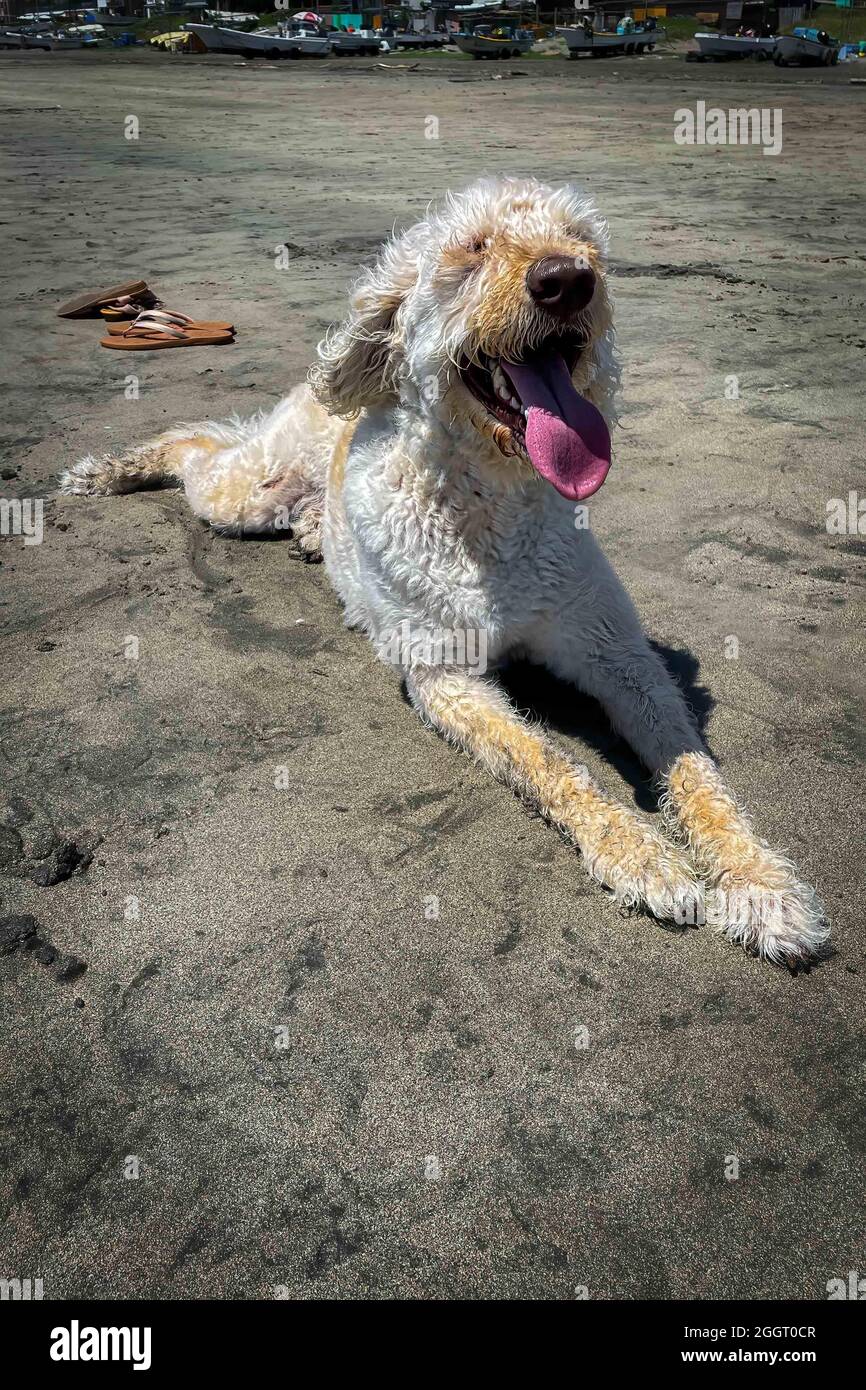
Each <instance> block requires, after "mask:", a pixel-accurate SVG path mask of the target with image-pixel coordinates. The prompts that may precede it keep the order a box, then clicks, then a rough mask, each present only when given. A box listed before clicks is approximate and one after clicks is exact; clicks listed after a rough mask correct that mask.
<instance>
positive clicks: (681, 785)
mask: <svg viewBox="0 0 866 1390" xmlns="http://www.w3.org/2000/svg"><path fill="white" fill-rule="evenodd" d="M550 664H551V665H552V666H553V667H554V669H556V670H557V672H558V674H560V675H568V676H570V677H571V678H572V679H573V680H574V681H575V683H576V684H578V685H580V686H581V688H582V689H584V690H586V691H587V692H588V693H590V694H592V695H595V696H596V698H597V699H598V700H600V702H601V703H602V705H604V707H605V709H606V710H607V712H608V714H609V716H610V719H611V722H612V723H613V724H614V726H615V727H616V729H617V730H618V731H619V732H620V733H621V734H622V735H623V736H624V737H625V738H626V739H627V740H628V742H629V743H630V744H631V746H632V747H633V748H634V750H635V752H636V753H637V754H638V755H639V757H640V758H641V759H642V760H643V762H645V763H646V765H647V766H648V767H649V768H651V769H652V770H653V771H654V772H657V773H659V774H660V777H661V779H662V784H663V796H662V809H663V811H664V812H665V815H666V818H667V820H668V822H669V824H670V826H671V829H672V831H673V832H674V834H675V835H677V836H679V837H682V838H684V839H685V840H687V842H688V844H689V846H690V848H691V851H692V854H693V856H694V860H695V865H696V867H697V869H698V872H699V873H700V875H701V876H702V878H703V879H704V880H705V881H706V883H707V885H708V887H710V888H711V889H712V890H713V891H712V892H711V893H708V895H707V900H706V913H707V921H708V922H711V923H712V924H713V925H714V926H717V927H718V928H719V929H720V930H721V931H724V932H725V934H726V935H727V936H728V937H729V938H730V940H732V941H737V942H739V943H740V944H741V945H742V946H744V947H745V949H746V950H749V951H754V952H757V953H758V954H760V955H762V956H765V957H766V958H767V959H768V960H772V961H775V962H777V963H778V964H780V965H789V966H796V965H797V964H799V963H801V962H804V961H808V960H810V959H812V958H813V957H814V956H816V955H818V954H819V953H820V950H821V948H822V947H823V945H824V944H825V942H826V941H827V938H828V936H829V929H828V927H827V925H826V922H825V921H824V917H823V912H822V909H821V905H820V903H819V901H818V899H817V896H816V894H815V892H814V890H813V889H812V888H810V887H809V885H808V884H805V883H802V882H801V881H800V879H799V877H798V875H797V871H796V869H795V868H794V866H793V864H791V862H790V861H789V860H788V859H787V858H785V856H784V855H782V854H779V853H778V852H777V851H775V850H773V849H771V848H770V846H769V845H767V844H766V843H765V841H764V840H762V839H760V838H759V836H758V835H757V834H756V833H755V831H754V829H753V828H752V825H751V823H750V821H749V819H748V817H747V816H746V814H745V813H744V812H743V811H742V810H741V809H740V807H739V806H738V805H737V803H736V801H735V800H734V798H733V796H732V795H731V793H730V792H729V791H728V790H727V788H726V786H725V784H724V781H723V780H722V776H721V773H720V772H719V770H718V768H717V767H716V765H715V763H714V762H713V760H712V758H710V757H709V755H708V754H707V752H706V750H705V749H704V746H703V743H702V740H701V738H700V735H699V734H698V731H697V728H696V727H695V724H694V721H693V720H692V717H691V715H690V713H689V711H688V709H687V706H686V703H685V700H684V699H683V696H682V694H681V692H680V690H679V688H678V686H677V685H676V683H675V682H674V680H673V678H672V677H671V676H670V674H669V673H668V671H667V668H666V667H665V665H664V663H663V662H662V660H661V658H660V657H659V656H658V654H657V653H656V652H655V651H653V649H652V648H651V647H650V645H649V642H648V641H647V640H646V638H645V637H644V636H643V634H642V633H641V634H638V633H636V632H634V631H629V632H628V633H627V634H620V636H619V637H618V638H617V639H616V640H614V639H613V638H610V640H609V641H608V642H606V643H605V644H604V646H603V647H598V646H596V647H595V649H594V650H591V651H590V652H584V654H583V657H582V661H581V664H580V666H579V667H578V666H577V665H576V664H574V663H573V662H571V661H569V660H567V659H566V658H564V657H563V656H562V655H559V657H558V658H557V659H554V660H552V661H551V663H550Z"/></svg>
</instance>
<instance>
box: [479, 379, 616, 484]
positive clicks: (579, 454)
mask: <svg viewBox="0 0 866 1390" xmlns="http://www.w3.org/2000/svg"><path fill="white" fill-rule="evenodd" d="M502 367H503V370H504V371H505V372H506V374H507V375H508V377H509V379H510V380H511V383H512V385H513V386H514V388H515V390H516V391H517V394H518V395H519V397H520V400H521V403H522V405H523V406H524V407H525V409H526V452H527V453H528V455H529V458H530V461H531V463H532V465H533V467H534V468H535V469H536V470H537V472H539V473H540V474H541V476H542V478H546V479H547V481H548V482H549V483H552V484H553V486H554V487H555V488H556V490H557V492H561V493H562V495H563V497H569V498H571V499H572V501H575V502H581V501H583V499H584V497H591V496H592V494H593V493H594V492H597V491H598V489H599V488H600V487H601V485H602V483H603V482H604V480H605V478H606V477H607V474H608V470H609V468H610V431H609V430H608V428H607V424H606V423H605V419H604V416H603V415H602V414H601V412H600V411H599V410H596V408H595V406H594V405H591V404H590V402H589V401H587V400H585V399H584V397H583V396H581V395H578V393H577V391H575V389H574V386H573V385H572V382H571V374H570V373H569V370H568V367H567V366H566V364H565V361H564V359H563V358H562V357H560V356H559V355H558V354H552V355H551V356H550V357H543V358H537V359H536V360H535V361H534V362H506V361H505V360H504V359H503V361H502Z"/></svg>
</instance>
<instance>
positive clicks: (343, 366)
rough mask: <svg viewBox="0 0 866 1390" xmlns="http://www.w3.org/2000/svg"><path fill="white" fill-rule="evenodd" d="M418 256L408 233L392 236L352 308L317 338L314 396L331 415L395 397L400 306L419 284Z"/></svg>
mask: <svg viewBox="0 0 866 1390" xmlns="http://www.w3.org/2000/svg"><path fill="white" fill-rule="evenodd" d="M417 275H418V260H417V257H416V256H413V255H412V249H411V247H410V244H409V238H408V237H405V236H404V237H401V238H399V239H397V240H392V241H389V242H388V243H387V244H386V245H385V246H384V247H383V249H382V251H381V253H380V255H379V258H378V260H377V261H376V263H375V265H373V266H371V267H370V269H368V270H365V271H364V274H363V275H362V276H361V278H360V279H359V280H358V281H357V282H356V283H355V285H354V287H353V289H352V293H351V295H350V298H349V314H348V317H347V318H345V319H344V320H343V322H342V323H341V324H339V325H338V326H337V327H335V328H332V329H330V330H329V332H328V334H327V335H326V337H324V338H323V339H322V341H321V342H320V344H319V349H318V357H319V360H318V362H317V364H316V365H315V366H314V367H313V369H312V371H311V372H310V385H311V386H312V389H313V392H314V394H315V396H316V398H317V399H318V400H319V401H321V403H322V405H323V406H324V407H325V409H326V410H328V411H330V412H331V414H333V415H355V414H357V412H358V411H359V410H361V409H362V408H363V407H364V406H370V405H376V404H383V403H385V402H388V401H396V400H397V399H398V397H399V386H398V381H397V377H398V372H399V368H400V363H401V352H400V344H401V341H402V334H401V328H400V322H399V320H400V314H399V311H400V307H401V305H402V304H403V302H404V300H405V298H406V295H407V294H408V293H409V291H410V290H411V288H412V286H413V285H414V284H415V281H416V279H417Z"/></svg>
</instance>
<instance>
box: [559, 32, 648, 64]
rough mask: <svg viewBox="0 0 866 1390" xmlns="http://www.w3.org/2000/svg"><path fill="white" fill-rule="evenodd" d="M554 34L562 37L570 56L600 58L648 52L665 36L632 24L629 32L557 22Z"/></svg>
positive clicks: (573, 57)
mask: <svg viewBox="0 0 866 1390" xmlns="http://www.w3.org/2000/svg"><path fill="white" fill-rule="evenodd" d="M556 34H557V37H558V38H560V39H565V42H566V43H567V45H568V56H569V58H572V59H575V58H587V57H589V58H601V57H603V56H604V55H605V54H613V53H625V54H628V55H629V56H630V55H631V54H632V53H651V52H652V51H653V49H654V48H655V46H656V44H657V43H662V42H663V41H664V39H665V37H666V34H665V31H664V29H644V28H641V27H640V26H637V25H636V26H635V27H634V28H633V29H631V30H629V31H628V32H623V33H621V34H620V33H612V32H609V31H608V30H605V29H592V28H591V26H589V25H583V24H567V25H560V26H558V27H557V30H556Z"/></svg>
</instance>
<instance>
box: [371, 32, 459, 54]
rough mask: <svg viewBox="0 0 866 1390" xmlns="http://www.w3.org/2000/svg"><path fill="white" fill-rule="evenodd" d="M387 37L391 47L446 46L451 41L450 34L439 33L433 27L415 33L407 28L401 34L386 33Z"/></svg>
mask: <svg viewBox="0 0 866 1390" xmlns="http://www.w3.org/2000/svg"><path fill="white" fill-rule="evenodd" d="M384 37H385V39H386V41H387V43H388V45H389V47H390V48H392V49H394V48H444V46H445V44H446V43H449V42H450V35H449V34H439V33H436V32H434V31H433V30H432V29H429V30H426V31H424V32H423V33H415V32H414V31H413V30H411V29H406V30H404V31H403V32H402V33H399V34H386V35H385V36H384Z"/></svg>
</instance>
